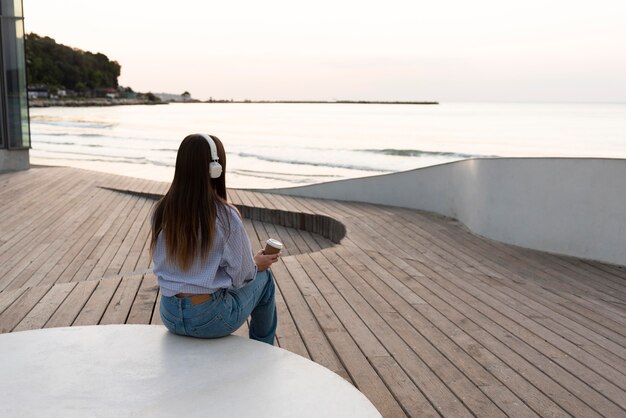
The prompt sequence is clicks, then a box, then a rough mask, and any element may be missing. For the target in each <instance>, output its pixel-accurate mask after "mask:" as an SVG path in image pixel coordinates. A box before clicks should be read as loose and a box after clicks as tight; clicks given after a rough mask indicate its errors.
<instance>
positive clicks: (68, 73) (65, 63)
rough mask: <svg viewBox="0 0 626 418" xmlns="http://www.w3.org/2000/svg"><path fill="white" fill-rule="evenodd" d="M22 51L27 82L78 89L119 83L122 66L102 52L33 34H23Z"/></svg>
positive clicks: (114, 85)
mask: <svg viewBox="0 0 626 418" xmlns="http://www.w3.org/2000/svg"><path fill="white" fill-rule="evenodd" d="M25 52H26V62H27V78H28V84H29V85H45V86H48V87H52V88H61V87H62V88H66V89H70V90H75V91H77V92H85V91H88V90H94V89H100V88H110V87H113V88H115V87H117V86H118V84H117V78H118V77H119V75H120V69H121V67H120V65H119V64H118V63H117V62H115V61H109V59H108V58H107V56H106V55H104V54H101V53H96V54H93V53H91V52H85V51H81V50H80V49H75V48H70V47H68V46H65V45H61V44H57V43H56V41H55V40H54V39H52V38H49V37H47V36H46V37H41V36H39V35H36V34H34V33H30V34H28V35H26V42H25Z"/></svg>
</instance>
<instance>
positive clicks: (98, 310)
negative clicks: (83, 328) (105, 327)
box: [72, 278, 122, 326]
mask: <svg viewBox="0 0 626 418" xmlns="http://www.w3.org/2000/svg"><path fill="white" fill-rule="evenodd" d="M121 281H122V279H121V278H112V279H105V280H99V281H98V287H96V290H95V291H94V292H93V294H92V295H91V297H90V298H89V300H88V301H87V303H86V304H85V307H84V308H83V309H82V310H81V311H80V314H79V315H78V317H77V318H76V320H75V321H74V323H73V324H72V325H75V326H77V325H97V324H98V323H100V319H101V318H102V315H104V312H105V310H106V309H107V306H109V302H110V301H111V298H112V297H113V294H114V293H115V291H116V290H117V288H118V286H119V284H120V282H121Z"/></svg>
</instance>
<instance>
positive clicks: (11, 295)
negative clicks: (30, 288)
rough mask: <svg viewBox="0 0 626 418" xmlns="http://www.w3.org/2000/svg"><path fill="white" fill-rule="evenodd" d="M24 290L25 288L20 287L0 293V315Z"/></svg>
mask: <svg viewBox="0 0 626 418" xmlns="http://www.w3.org/2000/svg"><path fill="white" fill-rule="evenodd" d="M26 290H27V288H26V287H21V288H19V289H13V290H5V291H3V292H0V314H1V313H2V312H4V311H5V310H6V309H7V308H8V307H9V306H11V305H12V304H13V303H14V302H15V301H16V300H17V299H18V298H19V297H20V296H21V295H22V293H24V292H25V291H26Z"/></svg>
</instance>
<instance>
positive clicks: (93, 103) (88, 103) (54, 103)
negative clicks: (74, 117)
mask: <svg viewBox="0 0 626 418" xmlns="http://www.w3.org/2000/svg"><path fill="white" fill-rule="evenodd" d="M166 104H169V102H161V101H159V102H155V101H150V100H148V99H108V98H99V97H98V98H91V99H29V100H28V107H30V108H36V107H97V106H135V105H166Z"/></svg>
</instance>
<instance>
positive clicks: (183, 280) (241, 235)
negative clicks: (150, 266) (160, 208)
mask: <svg viewBox="0 0 626 418" xmlns="http://www.w3.org/2000/svg"><path fill="white" fill-rule="evenodd" d="M218 212H219V216H218V217H217V219H216V224H215V236H214V238H213V245H212V246H211V249H210V250H209V254H208V257H207V259H206V261H204V262H202V261H201V260H199V259H196V260H195V261H194V263H193V265H192V266H191V268H190V269H189V270H187V271H182V270H181V269H180V268H179V267H178V266H177V265H176V263H171V262H169V261H168V260H167V250H166V247H165V239H164V237H163V234H159V236H158V237H157V243H156V246H155V249H154V254H153V256H152V260H153V261H154V274H155V275H156V276H157V278H158V281H159V286H160V287H161V293H162V294H163V295H164V296H174V295H175V294H177V293H213V292H215V291H216V290H218V289H229V288H239V287H242V286H244V285H245V284H246V283H247V282H249V281H252V280H253V279H254V277H255V276H256V270H257V268H256V265H255V264H254V258H253V255H252V248H251V245H250V239H249V238H248V235H247V234H246V231H245V229H244V227H243V222H242V221H241V219H240V218H239V214H238V213H237V212H236V211H235V210H234V209H233V208H231V207H226V208H225V210H224V209H222V210H219V211H218ZM227 218H228V219H227ZM229 224H230V225H229ZM229 226H230V232H229V230H228V228H229Z"/></svg>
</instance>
